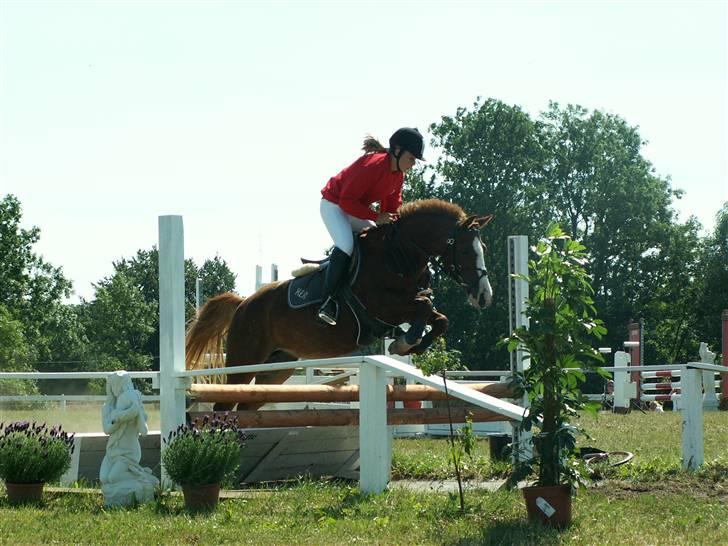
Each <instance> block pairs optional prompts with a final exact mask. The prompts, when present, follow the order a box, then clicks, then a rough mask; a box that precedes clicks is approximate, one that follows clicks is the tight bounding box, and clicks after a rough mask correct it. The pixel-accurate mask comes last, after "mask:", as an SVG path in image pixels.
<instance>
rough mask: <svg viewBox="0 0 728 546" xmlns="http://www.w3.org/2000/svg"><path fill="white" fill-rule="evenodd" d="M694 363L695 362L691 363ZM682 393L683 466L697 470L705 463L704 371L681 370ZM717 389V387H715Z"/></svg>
mask: <svg viewBox="0 0 728 546" xmlns="http://www.w3.org/2000/svg"><path fill="white" fill-rule="evenodd" d="M690 364H693V363H690ZM681 372H682V373H681V376H680V389H681V395H682V404H683V408H682V412H681V413H682V467H683V470H696V469H697V468H698V467H700V466H701V465H702V464H703V460H704V458H705V454H704V451H703V378H702V371H701V370H700V369H696V368H690V367H689V365H688V366H686V367H685V368H683V369H682V370H681ZM713 389H715V387H713Z"/></svg>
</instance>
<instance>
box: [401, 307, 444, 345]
mask: <svg viewBox="0 0 728 546" xmlns="http://www.w3.org/2000/svg"><path fill="white" fill-rule="evenodd" d="M448 322H449V321H448V319H447V317H446V316H445V315H443V314H442V313H439V312H438V311H435V310H434V309H433V310H432V314H431V315H430V320H429V324H430V326H432V330H430V331H429V332H427V333H426V334H425V337H423V338H422V341H421V342H420V343H418V344H417V346H416V347H413V348H412V350H411V351H410V354H422V353H424V352H425V351H426V350H427V349H429V348H430V346H431V345H432V343H433V342H434V341H435V340H436V339H437V338H438V337H440V336H441V335H442V334H444V333H445V330H447V325H448Z"/></svg>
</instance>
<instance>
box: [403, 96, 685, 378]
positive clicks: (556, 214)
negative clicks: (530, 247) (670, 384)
mask: <svg viewBox="0 0 728 546" xmlns="http://www.w3.org/2000/svg"><path fill="white" fill-rule="evenodd" d="M430 130H431V132H432V134H433V145H434V146H435V147H436V148H439V151H441V157H440V159H438V160H437V162H436V163H435V164H434V165H433V166H431V167H428V168H425V169H423V170H421V171H417V172H415V173H413V174H412V175H410V176H409V177H408V181H407V188H406V189H407V191H406V193H405V198H406V199H415V198H427V197H439V198H443V199H447V200H450V201H453V202H456V203H458V204H460V205H461V206H463V208H465V210H467V211H473V212H477V213H481V214H484V213H492V214H495V220H494V221H493V222H491V224H490V225H489V226H488V228H486V230H484V234H483V239H484V242H485V243H486V244H487V246H488V248H489V249H490V252H489V255H488V256H487V265H488V268H489V271H490V275H489V277H490V280H491V283H492V284H493V289H494V293H495V298H494V305H493V308H492V309H488V310H486V311H484V312H482V313H478V312H476V311H475V310H473V309H470V308H468V307H466V306H465V305H463V297H462V294H461V291H460V289H459V288H458V287H456V286H454V285H453V284H452V283H450V282H448V281H445V280H444V279H442V278H441V277H440V276H435V278H434V280H433V286H434V287H435V295H436V299H435V303H436V305H437V306H438V308H439V309H440V310H441V311H443V312H444V313H445V314H446V315H448V317H449V318H450V327H449V329H448V332H447V334H446V336H447V340H448V343H449V345H450V346H451V347H453V348H457V349H459V350H460V351H462V353H463V360H464V361H465V362H466V363H468V366H470V367H472V368H485V367H487V368H497V367H502V366H505V365H506V362H507V356H506V355H505V353H504V351H503V350H502V349H500V350H499V349H496V348H495V345H496V341H497V339H499V338H500V337H503V336H504V335H506V334H507V333H508V332H507V329H508V309H507V305H508V297H507V289H508V285H507V275H506V268H507V265H506V240H507V237H508V236H509V235H515V234H519V235H527V236H529V239H530V240H532V241H534V240H535V238H534V235H535V234H537V233H543V231H544V230H545V229H546V227H547V225H548V224H549V223H551V222H557V223H560V224H561V225H563V226H565V231H566V232H567V233H568V234H570V235H571V236H572V237H574V238H576V239H579V240H581V241H583V243H584V244H585V245H586V246H587V247H588V248H589V249H590V250H591V256H592V259H591V262H590V264H589V270H590V274H591V275H592V278H593V281H592V285H593V287H594V290H595V297H594V300H595V306H596V308H597V309H598V310H599V313H600V316H601V317H602V319H603V320H604V322H605V324H606V326H607V328H608V330H609V334H608V336H607V338H606V340H605V341H606V343H607V344H608V345H610V346H613V347H619V346H621V343H622V341H623V340H624V339H625V336H626V325H627V323H628V322H630V320H633V319H637V318H645V320H646V322H647V325H648V328H654V329H653V330H650V331H649V332H648V333H649V334H650V336H651V337H650V336H648V338H650V339H652V340H653V343H651V344H649V345H648V346H647V348H646V349H647V354H646V358H647V359H652V358H654V359H656V360H658V361H664V360H665V359H667V358H668V355H672V356H674V355H683V354H685V351H689V350H691V347H692V346H693V345H694V339H693V338H692V337H691V336H689V335H687V334H688V333H689V332H690V328H689V326H690V325H689V324H688V323H686V321H685V317H686V316H689V312H688V311H687V309H688V307H686V305H687V304H688V303H689V302H690V301H691V298H692V297H694V294H695V291H692V292H691V291H690V290H687V288H689V287H690V286H692V284H693V278H694V275H695V274H696V269H695V260H696V259H697V254H696V252H695V249H696V248H698V247H699V244H698V242H699V236H698V229H699V226H698V225H697V223H696V222H694V221H692V220H691V221H689V222H687V223H685V224H679V223H678V222H677V221H676V219H675V214H674V211H673V209H672V202H673V199H675V198H678V197H680V195H681V193H680V192H679V191H675V190H673V189H672V188H671V187H670V183H669V179H662V178H660V177H658V176H656V175H655V173H654V169H653V167H652V165H651V164H650V163H649V161H647V160H646V159H645V158H644V157H643V156H642V155H641V148H642V146H643V145H644V142H643V140H642V138H641V137H640V135H639V132H638V129H637V128H636V127H632V126H630V125H629V124H628V123H627V122H626V121H625V120H623V119H622V118H620V117H619V116H616V115H612V114H606V113H603V112H600V111H592V112H590V111H588V110H587V109H585V108H583V107H581V106H575V105H568V106H566V107H561V106H559V105H558V104H557V103H551V104H550V105H549V108H548V110H547V111H546V112H544V113H543V114H541V116H540V117H539V119H538V120H536V121H534V120H532V119H531V118H530V117H529V116H528V115H527V114H526V113H524V112H523V111H522V110H520V109H519V108H517V107H514V106H508V105H505V104H504V103H502V102H500V101H497V100H492V99H491V100H486V101H484V102H481V101H480V99H479V100H478V101H476V103H475V104H474V105H473V108H472V109H471V110H467V109H464V108H459V109H458V110H457V112H456V115H455V116H452V117H450V116H444V117H443V118H442V119H441V121H440V122H439V123H436V124H433V125H432V126H431V127H430ZM681 289H682V290H681ZM678 301H680V302H683V303H684V304H680V305H677V306H675V303H676V302H678ZM688 322H689V321H688ZM653 325H654V326H653ZM681 332H682V333H681ZM664 339H671V340H677V343H672V344H665V343H663V341H662V340H664Z"/></svg>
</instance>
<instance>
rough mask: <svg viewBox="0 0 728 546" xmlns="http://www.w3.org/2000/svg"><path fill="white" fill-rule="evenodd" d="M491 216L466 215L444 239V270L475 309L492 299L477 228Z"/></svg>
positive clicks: (481, 307) (485, 304)
mask: <svg viewBox="0 0 728 546" xmlns="http://www.w3.org/2000/svg"><path fill="white" fill-rule="evenodd" d="M492 219H493V216H485V217H482V218H478V217H476V216H470V217H468V218H467V219H465V220H464V221H462V222H460V223H459V224H458V225H457V227H456V228H455V231H454V232H453V234H452V236H451V237H450V238H448V240H447V246H448V251H447V252H446V253H445V254H444V255H443V257H442V259H443V266H444V268H445V270H446V271H447V273H448V274H449V275H450V277H452V278H453V279H454V280H455V281H456V282H457V283H458V284H460V286H462V287H463V288H464V289H465V290H466V291H467V294H468V302H469V303H470V304H471V305H472V306H473V307H477V308H478V309H485V308H486V307H488V306H489V305H490V304H491V302H492V300H493V289H492V288H491V286H490V281H488V270H487V269H486V267H485V251H486V248H485V245H484V244H483V241H481V240H480V230H481V229H483V228H484V227H485V226H486V225H488V223H489V222H490V221H491V220H492Z"/></svg>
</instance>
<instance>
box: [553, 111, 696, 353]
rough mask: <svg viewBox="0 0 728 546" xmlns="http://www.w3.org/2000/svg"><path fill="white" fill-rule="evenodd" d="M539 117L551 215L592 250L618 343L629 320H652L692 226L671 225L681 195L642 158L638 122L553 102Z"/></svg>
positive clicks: (596, 282)
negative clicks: (672, 257)
mask: <svg viewBox="0 0 728 546" xmlns="http://www.w3.org/2000/svg"><path fill="white" fill-rule="evenodd" d="M542 118H543V123H542V125H541V128H542V130H541V132H540V141H541V144H542V147H543V148H544V149H545V150H547V151H548V163H547V164H546V166H545V172H546V197H547V200H548V202H549V209H550V212H549V215H550V216H551V217H552V218H553V219H554V221H556V222H559V223H561V224H562V225H564V226H566V231H567V232H568V233H569V234H571V235H572V236H573V237H574V238H576V239H579V240H581V241H582V242H583V243H584V244H585V245H586V246H587V247H588V248H589V249H590V252H591V255H592V260H591V263H590V274H591V275H592V277H593V283H592V285H593V287H594V289H595V292H596V294H595V298H594V299H595V305H596V307H597V308H598V309H599V311H600V314H601V316H602V317H603V318H604V321H605V323H606V325H607V329H608V330H609V332H610V335H609V336H608V337H607V342H608V343H609V344H610V345H611V346H620V345H621V342H622V341H623V340H624V339H625V333H626V325H627V323H628V322H630V320H631V319H636V318H640V317H642V318H645V319H646V320H647V322H648V324H651V323H652V317H651V316H650V317H648V316H647V313H648V311H647V309H648V308H649V307H651V306H652V304H653V302H654V301H655V294H656V293H657V292H658V291H660V290H662V289H664V288H665V286H666V282H667V281H668V279H671V278H674V277H677V276H680V269H681V267H680V266H679V267H678V269H677V270H675V269H674V265H676V264H674V263H670V262H669V261H668V260H666V259H665V258H666V256H669V255H670V254H671V253H673V251H674V250H675V249H676V248H681V249H684V248H686V245H687V244H689V241H690V240H691V238H694V236H695V230H694V226H687V227H686V228H684V229H683V228H680V227H678V226H677V224H676V223H675V218H674V211H673V209H672V206H671V205H672V200H673V198H677V197H680V195H681V192H679V191H675V190H672V189H671V188H670V184H669V180H665V179H661V178H659V177H658V176H656V175H655V174H654V172H653V168H652V165H651V164H650V162H649V161H647V160H646V159H645V158H644V157H642V155H641V147H642V146H643V145H644V144H645V143H644V141H643V140H642V138H641V137H640V135H639V132H638V129H637V128H636V127H631V126H629V125H628V124H627V122H626V121H625V120H623V119H622V118H620V117H619V116H616V115H612V114H605V113H603V112H599V111H594V112H589V111H588V110H587V109H585V108H583V107H581V106H575V105H568V106H566V107H563V108H562V107H560V106H559V105H558V104H557V103H551V104H550V105H549V109H548V111H546V112H545V113H544V114H543V116H542ZM681 236H683V240H681ZM681 258H685V256H683V255H681ZM663 318H664V315H663ZM654 356H657V355H654ZM665 356H666V355H664V354H663V355H660V357H665Z"/></svg>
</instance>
